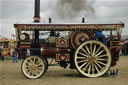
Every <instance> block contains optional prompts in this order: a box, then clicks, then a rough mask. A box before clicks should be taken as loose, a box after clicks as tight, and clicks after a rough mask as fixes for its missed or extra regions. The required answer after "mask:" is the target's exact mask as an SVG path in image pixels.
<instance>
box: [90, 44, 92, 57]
mask: <svg viewBox="0 0 128 85" xmlns="http://www.w3.org/2000/svg"><path fill="white" fill-rule="evenodd" d="M90 51H91V55H92V43H90Z"/></svg>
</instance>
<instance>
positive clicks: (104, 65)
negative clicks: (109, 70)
mask: <svg viewBox="0 0 128 85" xmlns="http://www.w3.org/2000/svg"><path fill="white" fill-rule="evenodd" d="M97 62H98V63H100V64H102V65H104V66H106V64H104V63H102V62H100V61H97Z"/></svg>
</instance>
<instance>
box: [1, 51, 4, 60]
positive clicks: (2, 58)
mask: <svg viewBox="0 0 128 85" xmlns="http://www.w3.org/2000/svg"><path fill="white" fill-rule="evenodd" d="M0 57H1V60H2V61H4V55H3V51H2V50H0Z"/></svg>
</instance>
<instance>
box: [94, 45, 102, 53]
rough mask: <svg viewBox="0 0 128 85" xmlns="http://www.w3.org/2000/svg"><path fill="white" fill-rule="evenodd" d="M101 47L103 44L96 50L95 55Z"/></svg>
mask: <svg viewBox="0 0 128 85" xmlns="http://www.w3.org/2000/svg"><path fill="white" fill-rule="evenodd" d="M100 49H101V46H100V47H99V48H98V49H97V51H96V52H95V54H94V55H96V54H97V52H99V50H100Z"/></svg>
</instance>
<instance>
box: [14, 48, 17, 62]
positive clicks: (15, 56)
mask: <svg viewBox="0 0 128 85" xmlns="http://www.w3.org/2000/svg"><path fill="white" fill-rule="evenodd" d="M17 56H18V54H17V52H16V50H15V51H14V52H13V63H15V62H17V58H18V57H17Z"/></svg>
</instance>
